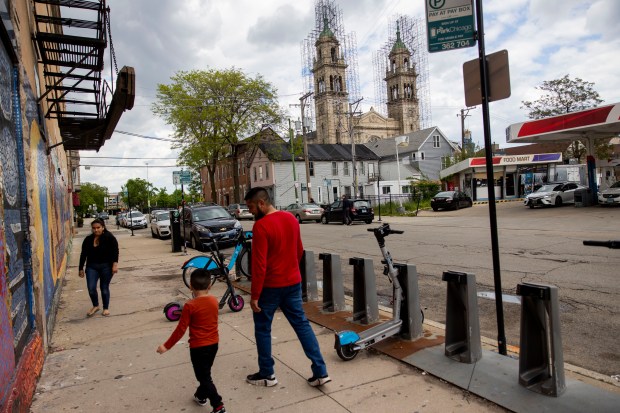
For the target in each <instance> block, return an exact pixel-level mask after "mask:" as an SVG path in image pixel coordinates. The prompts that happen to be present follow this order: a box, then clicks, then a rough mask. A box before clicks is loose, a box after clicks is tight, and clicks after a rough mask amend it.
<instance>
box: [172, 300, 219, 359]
mask: <svg viewBox="0 0 620 413" xmlns="http://www.w3.org/2000/svg"><path fill="white" fill-rule="evenodd" d="M218 311H219V306H218V302H217V298H215V297H214V296H212V295H203V296H201V297H196V298H194V299H192V300H189V301H188V302H186V303H185V305H184V306H183V311H182V312H181V319H180V320H179V324H177V328H175V329H174V331H173V332H172V334H171V335H170V338H169V339H168V341H166V342H165V343H164V347H166V348H167V349H171V348H172V346H174V345H175V344H176V343H177V341H179V340H180V339H181V338H182V337H183V335H184V334H185V330H187V327H189V347H190V348H196V347H204V346H208V345H210V344H215V343H217V342H219V335H218V332H217V315H218Z"/></svg>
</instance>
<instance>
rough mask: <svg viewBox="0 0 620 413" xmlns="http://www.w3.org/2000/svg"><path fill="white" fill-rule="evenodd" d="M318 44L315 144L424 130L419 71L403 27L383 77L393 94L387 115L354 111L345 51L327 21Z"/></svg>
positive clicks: (375, 138) (314, 70)
mask: <svg viewBox="0 0 620 413" xmlns="http://www.w3.org/2000/svg"><path fill="white" fill-rule="evenodd" d="M315 48H316V58H315V60H314V62H313V67H312V74H313V76H314V104H315V108H314V109H315V114H316V138H315V139H314V142H313V143H322V144H325V143H335V144H350V143H352V142H354V143H356V144H362V143H368V142H375V141H378V140H381V139H385V138H389V137H394V136H398V135H404V134H407V133H410V132H415V131H418V130H420V115H419V101H418V96H417V88H416V78H417V73H416V69H415V66H414V65H413V63H412V60H411V52H410V51H409V50H408V49H407V46H406V45H405V43H404V42H403V41H402V40H401V37H400V29H398V28H397V32H396V41H395V42H394V45H393V47H392V50H391V51H390V54H389V56H388V59H389V64H388V68H387V70H386V74H385V79H384V80H385V86H386V90H385V93H386V94H387V97H388V99H387V107H388V116H387V117H386V116H384V115H382V114H381V113H379V112H377V111H375V110H374V108H370V110H369V111H368V112H366V113H362V114H357V113H354V114H353V115H351V114H352V112H353V111H354V108H353V105H351V104H349V102H348V96H349V93H348V91H347V87H346V84H347V83H346V73H345V72H346V68H347V64H346V63H345V60H344V58H343V56H342V55H341V49H340V42H339V41H338V39H337V38H336V36H335V34H334V33H333V31H332V30H331V29H330V27H329V23H328V21H327V19H324V20H323V30H322V31H321V33H320V35H319V37H318V39H317V41H316V43H315ZM350 124H352V126H351V127H350Z"/></svg>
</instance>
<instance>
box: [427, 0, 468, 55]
mask: <svg viewBox="0 0 620 413" xmlns="http://www.w3.org/2000/svg"><path fill="white" fill-rule="evenodd" d="M426 27H427V36H428V51H429V52H431V53H434V52H443V51H446V50H453V49H461V48H464V47H472V46H475V45H476V39H474V6H473V0H426Z"/></svg>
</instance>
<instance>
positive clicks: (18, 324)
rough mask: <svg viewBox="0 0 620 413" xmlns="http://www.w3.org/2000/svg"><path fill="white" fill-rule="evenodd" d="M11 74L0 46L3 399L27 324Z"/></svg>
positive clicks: (0, 352) (0, 343) (0, 387)
mask: <svg viewBox="0 0 620 413" xmlns="http://www.w3.org/2000/svg"><path fill="white" fill-rule="evenodd" d="M12 78H13V65H12V63H11V61H10V59H9V56H8V55H7V53H6V50H5V49H4V47H3V46H0V107H1V109H0V159H2V164H1V165H0V175H1V176H0V178H1V184H0V189H1V190H2V195H1V201H2V204H1V205H0V208H1V211H0V216H1V217H2V223H1V229H0V245H1V248H0V251H1V252H2V257H1V258H0V263H1V264H2V265H0V325H1V326H2V328H1V329H0V400H3V399H4V396H5V395H6V394H5V393H6V391H7V388H8V384H9V383H8V380H9V378H10V377H11V376H12V374H13V370H14V368H15V365H16V363H17V361H18V360H17V357H19V355H20V354H21V352H22V350H23V347H24V345H25V344H26V338H27V334H25V332H26V327H27V326H28V305H27V300H26V295H27V292H26V282H25V277H24V263H23V260H22V253H21V246H22V241H23V239H24V232H23V230H22V225H21V217H20V207H21V202H20V198H19V173H18V163H17V144H16V125H15V120H14V114H13V111H14V110H15V108H14V107H13V88H12Z"/></svg>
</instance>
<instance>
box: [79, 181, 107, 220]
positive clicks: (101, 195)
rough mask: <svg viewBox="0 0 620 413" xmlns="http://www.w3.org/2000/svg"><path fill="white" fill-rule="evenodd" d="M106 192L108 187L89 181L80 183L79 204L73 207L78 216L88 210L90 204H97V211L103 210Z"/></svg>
mask: <svg viewBox="0 0 620 413" xmlns="http://www.w3.org/2000/svg"><path fill="white" fill-rule="evenodd" d="M107 193H108V188H106V187H105V186H100V185H97V184H93V183H90V182H84V183H82V187H81V189H80V205H79V206H77V207H76V208H75V210H76V211H77V213H78V215H79V216H84V214H85V213H86V212H87V211H88V210H89V208H90V206H91V205H96V206H97V211H103V209H104V207H105V203H104V199H105V197H106V195H107Z"/></svg>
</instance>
